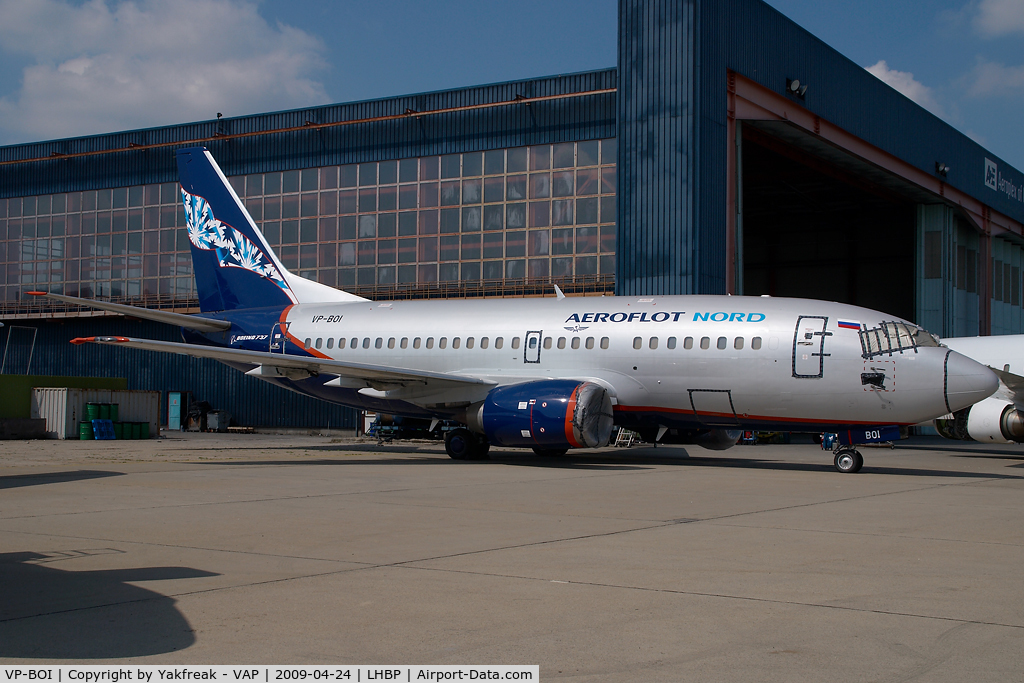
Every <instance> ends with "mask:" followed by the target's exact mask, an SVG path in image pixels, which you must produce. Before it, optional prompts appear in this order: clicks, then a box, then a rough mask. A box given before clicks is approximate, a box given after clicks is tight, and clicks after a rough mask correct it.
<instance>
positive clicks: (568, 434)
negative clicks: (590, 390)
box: [565, 384, 583, 448]
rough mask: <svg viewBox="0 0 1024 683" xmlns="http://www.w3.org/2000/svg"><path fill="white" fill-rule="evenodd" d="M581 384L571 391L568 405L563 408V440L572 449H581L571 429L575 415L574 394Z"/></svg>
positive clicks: (577, 391)
mask: <svg viewBox="0 0 1024 683" xmlns="http://www.w3.org/2000/svg"><path fill="white" fill-rule="evenodd" d="M581 386H583V385H582V384H577V385H576V388H575V389H573V390H572V395H571V396H569V403H567V404H566V406H565V440H566V441H568V442H569V444H570V445H571V446H572V447H573V448H582V447H583V445H582V444H580V443H579V442H578V441H576V436H575V435H574V434H573V429H572V418H573V416H575V415H576V394H577V393H579V390H580V387H581Z"/></svg>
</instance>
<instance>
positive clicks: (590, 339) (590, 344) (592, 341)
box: [587, 337, 594, 349]
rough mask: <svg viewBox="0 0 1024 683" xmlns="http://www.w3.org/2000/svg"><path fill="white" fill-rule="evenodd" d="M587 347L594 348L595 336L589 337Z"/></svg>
mask: <svg viewBox="0 0 1024 683" xmlns="http://www.w3.org/2000/svg"><path fill="white" fill-rule="evenodd" d="M587 348H588V349H592V348H594V338H593V337H587Z"/></svg>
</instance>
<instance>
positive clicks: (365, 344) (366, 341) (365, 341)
mask: <svg viewBox="0 0 1024 683" xmlns="http://www.w3.org/2000/svg"><path fill="white" fill-rule="evenodd" d="M363 348H364V349H368V348H370V338H369V337H363Z"/></svg>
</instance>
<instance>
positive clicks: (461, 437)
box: [444, 427, 491, 460]
mask: <svg viewBox="0 0 1024 683" xmlns="http://www.w3.org/2000/svg"><path fill="white" fill-rule="evenodd" d="M444 450H445V451H446V452H447V453H448V457H450V458H452V459H453V460H486V459H487V452H488V451H490V450H491V444H489V443H487V442H486V441H484V440H482V439H480V437H478V436H477V435H476V434H474V433H473V432H471V431H469V430H468V429H464V428H463V427H459V428H458V429H453V430H451V431H450V432H448V433H447V434H445V435H444Z"/></svg>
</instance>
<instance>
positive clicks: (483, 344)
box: [480, 337, 490, 349]
mask: <svg viewBox="0 0 1024 683" xmlns="http://www.w3.org/2000/svg"><path fill="white" fill-rule="evenodd" d="M488 344H490V339H488V338H487V337H480V348H481V349H486V348H487V345H488Z"/></svg>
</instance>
